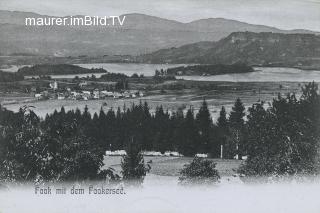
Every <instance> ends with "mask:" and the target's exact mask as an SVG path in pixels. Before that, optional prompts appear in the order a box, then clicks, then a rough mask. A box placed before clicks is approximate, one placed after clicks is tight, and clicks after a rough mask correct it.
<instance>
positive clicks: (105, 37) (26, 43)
mask: <svg viewBox="0 0 320 213" xmlns="http://www.w3.org/2000/svg"><path fill="white" fill-rule="evenodd" d="M125 16H126V20H125V22H124V26H122V27H119V26H115V27H92V26H81V27H79V26H72V27H70V26H50V27H48V26H47V27H31V26H25V25H24V24H25V18H26V17H35V18H38V17H50V16H45V15H40V14H36V13H30V12H19V11H3V10H0V55H19V54H20V55H27V56H28V55H48V56H58V57H62V56H79V55H89V56H102V55H128V54H130V55H139V54H145V53H150V52H153V51H156V50H159V49H163V48H171V47H179V46H182V45H186V44H190V43H196V42H202V41H218V40H220V39H222V38H224V37H226V36H228V35H229V34H230V33H232V32H236V31H252V32H277V33H306V32H308V33H316V32H311V31H305V30H293V31H290V30H289V31H286V30H280V29H277V28H273V27H268V26H262V25H252V24H248V23H244V22H239V21H235V20H228V19H222V18H210V19H202V20H197V21H193V22H190V23H181V22H178V21H173V20H167V19H163V18H158V17H154V16H148V15H144V14H136V13H134V14H125ZM79 17H80V16H79ZM203 44H206V43H203ZM200 45H201V44H200Z"/></svg>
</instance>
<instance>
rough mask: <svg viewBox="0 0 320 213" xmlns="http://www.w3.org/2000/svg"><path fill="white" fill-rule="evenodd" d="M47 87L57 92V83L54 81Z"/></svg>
mask: <svg viewBox="0 0 320 213" xmlns="http://www.w3.org/2000/svg"><path fill="white" fill-rule="evenodd" d="M49 87H50V88H51V89H53V90H57V89H58V82H57V81H54V82H52V83H50V84H49Z"/></svg>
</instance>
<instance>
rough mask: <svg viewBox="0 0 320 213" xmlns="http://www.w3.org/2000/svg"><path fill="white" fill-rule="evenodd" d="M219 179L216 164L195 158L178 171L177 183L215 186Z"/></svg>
mask: <svg viewBox="0 0 320 213" xmlns="http://www.w3.org/2000/svg"><path fill="white" fill-rule="evenodd" d="M219 179H220V175H219V173H218V171H217V169H216V163H214V162H212V161H210V160H206V159H203V158H198V157H195V158H194V159H193V161H192V162H191V163H190V164H186V165H184V168H183V169H182V170H181V171H180V177H179V183H180V184H182V185H191V184H215V183H218V182H219Z"/></svg>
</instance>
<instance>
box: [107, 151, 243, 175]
mask: <svg viewBox="0 0 320 213" xmlns="http://www.w3.org/2000/svg"><path fill="white" fill-rule="evenodd" d="M121 159H122V157H121V156H106V157H105V159H104V163H105V166H104V167H105V168H108V167H112V168H114V169H115V170H116V171H117V172H119V171H121V166H120V164H121ZM192 159H193V158H191V157H162V156H160V157H151V156H144V160H145V163H146V162H149V161H152V163H150V166H151V171H150V174H153V175H160V176H179V172H180V170H181V169H182V168H183V166H184V165H185V164H188V163H190V162H191V161H192ZM209 160H212V161H214V162H215V163H217V165H216V168H217V170H218V171H219V174H220V175H221V176H232V175H233V174H235V173H237V172H236V170H237V169H238V168H239V166H240V165H241V163H242V161H240V160H227V159H209Z"/></svg>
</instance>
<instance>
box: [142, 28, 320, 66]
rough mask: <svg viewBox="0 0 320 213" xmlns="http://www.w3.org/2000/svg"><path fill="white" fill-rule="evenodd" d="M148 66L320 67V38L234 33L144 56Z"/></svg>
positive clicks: (303, 35) (278, 34)
mask: <svg viewBox="0 0 320 213" xmlns="http://www.w3.org/2000/svg"><path fill="white" fill-rule="evenodd" d="M139 60H140V62H144V63H195V64H198V63H199V64H234V63H246V64H248V65H258V66H289V67H300V68H309V69H312V68H318V67H320V36H319V35H314V34H282V33H271V32H262V33H254V32H234V33H231V34H230V35H229V36H227V37H226V38H223V39H221V40H219V41H217V42H197V43H194V44H188V45H183V46H181V47H178V48H168V49H162V50H158V51H155V52H153V53H150V54H145V55H142V56H140V58H139Z"/></svg>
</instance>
